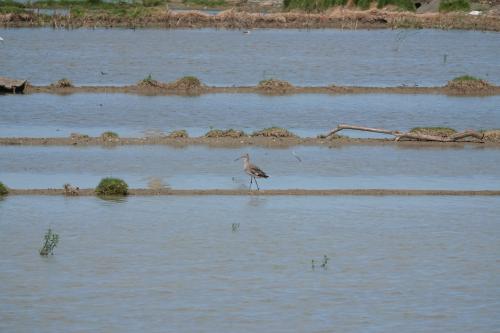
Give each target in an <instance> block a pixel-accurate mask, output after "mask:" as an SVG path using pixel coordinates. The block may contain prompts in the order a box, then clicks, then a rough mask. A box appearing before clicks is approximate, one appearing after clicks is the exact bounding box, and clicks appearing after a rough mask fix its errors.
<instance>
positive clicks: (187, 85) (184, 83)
mask: <svg viewBox="0 0 500 333" xmlns="http://www.w3.org/2000/svg"><path fill="white" fill-rule="evenodd" d="M202 86H203V84H202V83H201V81H200V79H198V78H197V77H196V76H184V77H181V78H180V79H178V80H176V81H174V82H172V83H169V84H168V88H169V89H174V90H184V91H191V90H198V89H200V88H201V87H202Z"/></svg>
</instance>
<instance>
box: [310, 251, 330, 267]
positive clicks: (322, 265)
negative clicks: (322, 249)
mask: <svg viewBox="0 0 500 333" xmlns="http://www.w3.org/2000/svg"><path fill="white" fill-rule="evenodd" d="M329 260H330V258H328V256H327V255H326V254H325V255H323V260H322V261H321V264H320V267H321V268H323V269H324V270H325V271H326V270H327V269H328V261H329ZM315 268H316V261H314V259H313V260H311V269H312V270H313V271H314V269H315Z"/></svg>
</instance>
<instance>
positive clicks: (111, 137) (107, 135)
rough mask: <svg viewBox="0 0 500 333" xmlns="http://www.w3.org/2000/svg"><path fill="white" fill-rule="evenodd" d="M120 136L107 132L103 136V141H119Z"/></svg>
mask: <svg viewBox="0 0 500 333" xmlns="http://www.w3.org/2000/svg"><path fill="white" fill-rule="evenodd" d="M118 138H119V135H118V134H117V133H115V132H111V131H106V132H104V133H102V134H101V139H118Z"/></svg>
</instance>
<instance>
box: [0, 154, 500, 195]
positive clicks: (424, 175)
mask: <svg viewBox="0 0 500 333" xmlns="http://www.w3.org/2000/svg"><path fill="white" fill-rule="evenodd" d="M247 152H248V153H250V155H251V157H252V159H253V162H254V163H256V164H257V165H258V166H260V167H261V168H262V169H263V170H265V171H266V172H267V173H268V174H269V175H270V178H268V179H265V180H259V184H260V186H261V188H263V189H358V188H359V189H371V188H381V189H398V188H400V189H443V190H488V189H490V190H496V189H499V188H500V168H498V165H500V150H499V149H496V148H482V147H480V146H472V147H465V148H447V147H446V146H444V147H441V148H440V147H436V148H428V147H426V148H423V149H422V148H418V147H417V148H415V147H414V148H408V147H406V148H405V147H400V146H344V147H341V148H327V147H304V146H302V147H294V148H288V149H265V148H257V147H243V148H233V149H229V148H218V149H210V148H207V147H204V146H188V147H185V148H174V147H167V146H119V147H108V148H106V147H100V146H97V147H96V146H93V147H64V146H51V147H29V146H24V147H15V146H3V147H0V179H2V181H4V182H5V183H6V185H8V186H10V187H12V188H61V187H62V185H63V184H64V183H67V182H69V183H71V184H73V185H76V186H79V187H81V188H93V187H95V186H96V185H97V184H98V183H99V181H100V180H101V178H103V177H106V176H113V177H120V178H123V179H124V180H125V181H126V182H127V183H128V184H129V186H131V187H133V188H147V187H148V186H149V184H150V183H151V182H152V181H153V182H156V183H158V181H160V182H161V183H163V184H164V185H165V186H169V187H171V188H173V189H243V188H246V187H247V186H248V183H249V177H248V176H247V175H245V174H244V173H243V170H242V163H241V161H237V162H235V161H234V159H235V158H237V157H239V156H241V155H242V154H244V153H247ZM299 159H300V161H299Z"/></svg>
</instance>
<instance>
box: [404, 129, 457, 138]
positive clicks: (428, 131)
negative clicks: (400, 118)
mask: <svg viewBox="0 0 500 333" xmlns="http://www.w3.org/2000/svg"><path fill="white" fill-rule="evenodd" d="M410 133H413V134H422V135H434V136H441V137H448V136H450V135H453V134H455V133H457V131H456V130H454V129H453V128H448V127H414V128H412V129H411V130H410Z"/></svg>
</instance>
